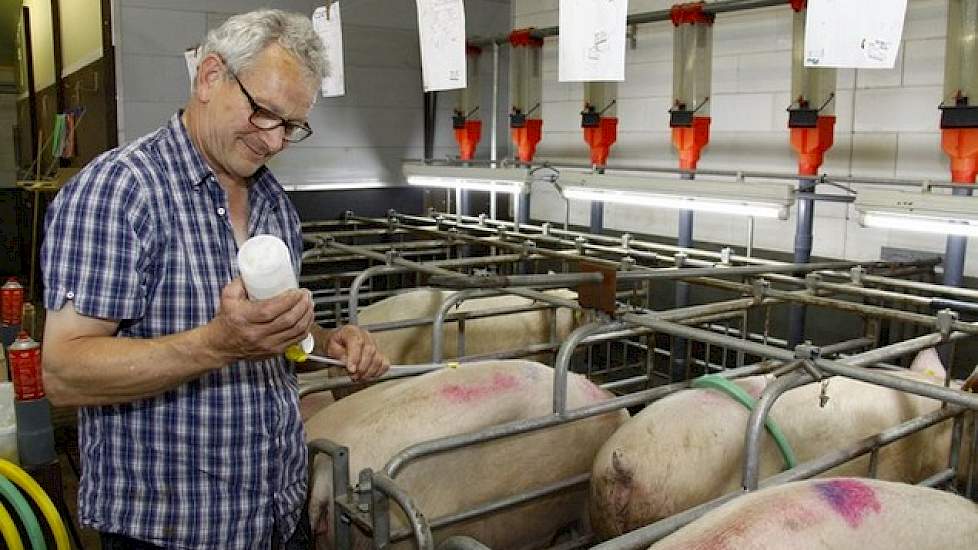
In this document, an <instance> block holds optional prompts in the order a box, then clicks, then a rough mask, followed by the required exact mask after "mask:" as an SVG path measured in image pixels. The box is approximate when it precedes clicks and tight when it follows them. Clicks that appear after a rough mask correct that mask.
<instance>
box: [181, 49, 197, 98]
mask: <svg viewBox="0 0 978 550" xmlns="http://www.w3.org/2000/svg"><path fill="white" fill-rule="evenodd" d="M183 60H184V61H186V62H187V75H189V76H190V91H191V92H193V91H194V79H195V78H197V64H198V63H199V62H200V46H199V45H198V46H194V47H193V48H187V49H186V50H184V51H183Z"/></svg>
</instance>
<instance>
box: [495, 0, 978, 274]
mask: <svg viewBox="0 0 978 550" xmlns="http://www.w3.org/2000/svg"><path fill="white" fill-rule="evenodd" d="M673 3H674V2H671V1H663V0H632V1H630V2H629V12H630V13H638V12H646V11H651V10H658V9H665V8H669V7H670V6H671V5H672V4H673ZM557 6H558V0H513V3H512V25H513V27H514V28H520V27H528V26H537V27H549V26H553V25H556V24H557V21H558V13H557ZM946 18H947V7H946V2H945V1H944V0H910V2H909V8H908V13H907V19H906V25H905V30H904V40H903V43H902V45H901V48H900V51H899V55H898V58H897V61H896V65H895V66H894V68H893V69H889V70H875V71H872V70H853V69H844V70H839V72H838V92H837V97H836V105H835V110H836V115H837V121H836V132H835V145H834V146H833V147H832V149H830V150H829V152H828V154H827V155H826V159H825V164H823V167H822V170H823V171H825V172H828V173H831V174H838V175H864V176H880V177H912V178H931V179H934V180H939V181H947V180H948V178H949V163H948V160H947V158H946V156H945V155H944V153H943V152H942V151H941V147H940V132H939V130H938V121H939V117H940V115H939V111H938V109H937V106H938V104H939V103H940V101H941V95H942V87H943V78H944V48H945V32H946V29H945V27H946ZM791 33H792V12H791V10H790V8H788V7H787V6H784V7H772V8H764V9H757V10H751V11H747V12H736V13H725V14H719V15H718V16H717V19H716V26H715V28H714V33H713V40H714V43H713V97H712V100H711V114H712V117H713V122H712V128H711V137H710V144H709V146H708V147H707V148H706V149H705V151H704V152H703V157H702V159H701V160H700V164H699V166H700V167H701V168H704V169H706V168H716V169H735V170H769V171H784V172H791V171H794V170H796V168H797V160H796V157H795V155H794V153H793V152H792V150H791V146H790V143H789V134H788V130H787V112H786V108H787V106H788V104H789V102H790V88H791V75H790V71H791ZM543 68H544V79H545V83H544V91H543V113H544V127H543V130H544V135H543V140H542V141H541V143H540V145H539V147H538V151H539V153H538V159H539V160H552V161H555V162H575V163H581V162H587V146H586V145H585V144H584V141H583V138H582V136H581V131H580V120H579V116H578V115H577V113H578V112H579V110H580V102H581V98H580V93H581V86H580V84H567V83H559V82H557V39H556V38H549V39H547V41H546V43H545V46H544V64H543ZM671 88H672V25H671V23H668V22H661V23H651V24H646V25H641V26H639V27H638V32H637V34H636V48H635V49H628V50H627V51H626V81H625V82H624V83H622V84H620V87H619V94H620V96H619V97H620V101H619V112H618V116H619V134H618V141H617V143H616V144H615V145H614V146H613V147H612V150H611V157H610V162H611V163H619V164H627V165H645V166H676V165H677V156H676V153H675V151H674V150H673V148H672V145H671V143H670V133H669V130H668V116H667V114H666V110H667V109H668V108H669V104H670V100H671V98H670V95H671ZM820 191H821V190H820ZM829 191H830V190H825V192H829ZM606 208H607V209H606V212H605V224H606V225H607V226H608V227H610V228H613V229H619V230H624V231H635V232H648V233H652V234H657V235H662V236H667V237H672V238H674V237H675V236H676V215H675V213H672V212H669V211H665V210H651V211H650V210H642V209H638V208H633V207H628V206H610V205H608V206H607V207H606ZM531 214H532V216H533V217H534V218H538V219H549V220H554V221H563V217H564V205H563V202H562V201H561V200H560V198H559V197H557V196H556V194H555V193H554V191H553V190H552V189H547V188H544V187H542V186H541V188H540V189H535V190H534V193H533V204H532V212H531ZM587 217H588V211H587V207H586V205H583V204H574V205H573V207H572V218H571V221H572V222H574V223H581V224H586V223H587ZM794 224H795V220H794V217H793V216H792V218H791V219H790V220H789V221H786V222H781V221H761V220H758V221H757V226H756V231H755V243H754V245H755V247H758V248H768V249H773V250H780V251H790V250H791V249H792V246H793V240H794ZM746 234H747V223H746V221H743V220H729V219H727V218H726V217H724V216H719V215H711V214H704V213H698V214H697V215H696V227H695V233H694V238H695V239H696V240H699V241H709V242H714V243H724V244H729V245H733V246H737V247H743V246H744V245H745V244H746ZM944 243H945V240H944V238H943V237H940V236H936V237H935V236H928V235H919V234H912V233H905V232H890V231H884V230H875V229H866V228H862V227H859V225H858V224H857V223H856V222H855V220H854V210H853V209H852V207H851V206H849V205H845V204H839V203H819V204H818V205H817V207H816V219H815V243H814V251H813V253H814V254H816V255H823V256H830V257H846V258H857V259H875V258H878V257H879V254H880V248H881V247H883V246H886V247H905V248H916V249H921V250H926V251H932V252H938V253H943V252H944ZM976 247H978V242H974V243H971V253H970V254H969V255H968V261H967V264H966V273H967V274H968V275H971V276H978V250H975V248H976Z"/></svg>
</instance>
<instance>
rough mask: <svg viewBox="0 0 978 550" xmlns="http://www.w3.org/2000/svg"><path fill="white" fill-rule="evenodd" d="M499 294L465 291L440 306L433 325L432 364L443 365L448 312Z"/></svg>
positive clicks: (449, 298) (454, 295)
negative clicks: (463, 304) (466, 301)
mask: <svg viewBox="0 0 978 550" xmlns="http://www.w3.org/2000/svg"><path fill="white" fill-rule="evenodd" d="M499 294H500V293H499V292H494V291H485V290H463V291H461V292H456V293H454V294H452V295H451V296H449V297H448V298H446V299H445V301H443V302H442V303H441V305H440V306H438V311H437V312H435V318H434V321H433V322H432V323H431V362H432V363H441V362H442V357H443V356H444V353H443V350H442V347H443V346H444V345H445V317H446V316H447V315H448V310H450V309H452V308H453V307H455V306H456V305H457V304H460V303H462V302H463V301H465V300H468V299H470V298H484V297H488V296H498V295H499Z"/></svg>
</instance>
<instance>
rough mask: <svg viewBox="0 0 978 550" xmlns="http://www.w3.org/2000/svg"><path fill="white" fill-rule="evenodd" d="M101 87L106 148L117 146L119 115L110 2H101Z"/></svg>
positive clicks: (103, 0)
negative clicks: (103, 100) (116, 98)
mask: <svg viewBox="0 0 978 550" xmlns="http://www.w3.org/2000/svg"><path fill="white" fill-rule="evenodd" d="M101 4H102V85H103V93H104V94H105V131H106V133H107V134H108V135H106V146H108V148H109V149H114V148H115V147H117V146H118V145H119V113H118V111H117V109H118V107H117V105H116V100H115V46H114V45H113V44H112V0H102V2H101Z"/></svg>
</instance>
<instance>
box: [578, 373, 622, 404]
mask: <svg viewBox="0 0 978 550" xmlns="http://www.w3.org/2000/svg"><path fill="white" fill-rule="evenodd" d="M577 381H578V384H580V385H581V387H582V389H583V390H584V394H585V395H587V397H588V399H590V400H591V401H607V400H608V399H611V398H612V397H614V396H615V394H613V393H611V392H610V391H608V390H606V389H603V388H601V387H600V386H598V385H596V384H594V383H593V382H591V381H590V380H588V379H587V378H584V377H583V376H581V377H578V378H577Z"/></svg>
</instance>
